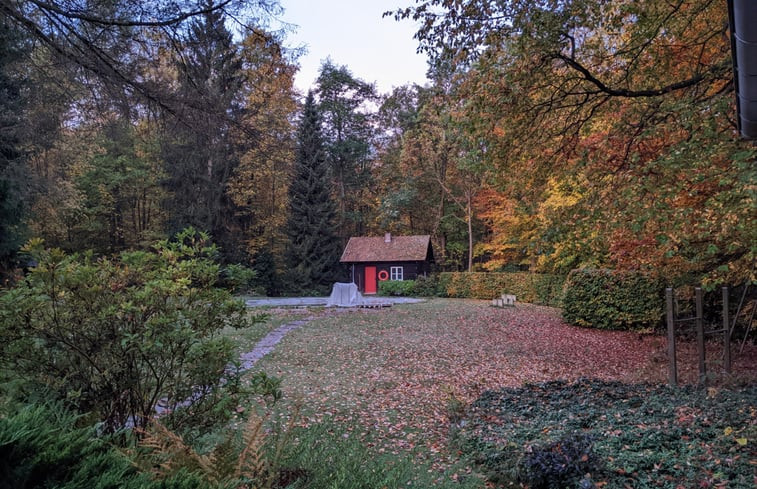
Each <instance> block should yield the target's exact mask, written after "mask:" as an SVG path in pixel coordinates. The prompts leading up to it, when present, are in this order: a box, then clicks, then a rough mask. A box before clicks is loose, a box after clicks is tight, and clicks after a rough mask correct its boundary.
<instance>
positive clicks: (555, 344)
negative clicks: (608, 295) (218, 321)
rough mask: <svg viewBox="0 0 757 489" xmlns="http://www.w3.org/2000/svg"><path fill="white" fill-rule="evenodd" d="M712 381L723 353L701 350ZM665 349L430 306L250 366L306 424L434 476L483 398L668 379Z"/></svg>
mask: <svg viewBox="0 0 757 489" xmlns="http://www.w3.org/2000/svg"><path fill="white" fill-rule="evenodd" d="M708 346H709V348H710V352H711V358H712V359H713V360H712V361H711V370H712V371H713V372H714V371H716V370H719V367H718V366H717V365H716V363H717V362H716V360H715V358H716V357H717V356H718V355H720V352H721V351H722V349H721V348H720V347H719V345H716V344H712V345H708ZM665 347H666V342H665V339H664V338H663V337H660V336H655V335H644V336H640V335H639V334H637V333H628V332H612V331H598V330H591V329H582V328H577V327H572V326H568V325H566V324H564V323H563V322H562V321H561V319H560V313H559V310H556V309H553V308H548V307H541V306H534V305H529V304H520V305H518V307H516V308H511V309H497V308H492V307H489V305H488V304H487V303H486V302H483V301H471V300H449V299H436V300H430V301H428V302H426V303H422V304H413V305H402V306H394V307H392V308H390V309H381V310H339V311H335V312H333V313H330V314H327V315H326V316H324V317H322V318H319V319H315V320H313V321H311V322H310V323H308V324H307V325H305V326H303V327H302V328H301V329H299V330H297V331H294V332H292V333H291V334H290V335H289V336H287V337H286V338H285V339H284V340H283V341H282V342H281V343H280V344H279V345H278V347H277V348H276V350H275V351H274V352H273V353H272V354H271V355H269V356H267V357H266V358H264V359H263V360H262V361H261V362H260V363H259V368H261V369H263V370H265V371H266V372H267V373H268V374H269V375H276V376H280V377H282V378H283V384H282V386H283V389H284V392H285V395H286V397H287V398H289V399H296V398H300V399H302V402H303V403H304V410H303V412H304V413H305V419H306V421H308V422H318V421H322V420H325V419H328V420H329V421H334V422H344V423H345V426H355V427H356V428H355V429H357V430H358V431H359V432H358V433H355V435H356V436H360V437H361V438H363V439H365V440H367V441H368V442H369V443H371V444H373V445H374V446H375V448H376V449H377V450H378V451H380V452H382V451H388V452H395V451H403V450H412V449H414V448H419V450H417V453H418V456H420V457H428V458H429V459H430V460H433V461H434V462H435V463H437V464H439V465H440V466H445V465H446V461H449V460H454V459H455V458H456V454H455V453H453V452H451V451H450V450H448V449H447V442H448V437H449V427H450V419H451V418H454V417H455V415H456V411H457V410H458V409H459V408H461V407H462V406H464V405H465V404H467V403H470V402H472V401H473V400H475V399H476V398H478V397H479V395H480V394H481V393H482V392H484V391H485V390H489V389H497V388H500V387H519V386H522V385H523V384H525V383H535V382H544V381H550V380H556V379H563V380H567V381H571V380H575V379H578V378H582V377H588V378H597V379H603V380H616V381H621V382H629V383H635V382H643V381H651V382H658V383H664V382H665V381H666V379H667V364H666V355H665ZM696 365H697V363H696V359H695V357H694V347H693V345H692V344H684V345H682V347H681V349H680V350H679V375H680V377H681V380H682V381H683V382H694V381H695V380H696V376H697V374H696ZM755 376H757V348H755V347H748V348H747V349H746V350H745V351H744V353H743V354H741V355H736V356H735V360H734V378H736V379H739V381H740V382H747V383H749V382H753V381H754V380H755Z"/></svg>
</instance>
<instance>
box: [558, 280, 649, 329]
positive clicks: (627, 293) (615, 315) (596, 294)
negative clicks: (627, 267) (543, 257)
mask: <svg viewBox="0 0 757 489" xmlns="http://www.w3.org/2000/svg"><path fill="white" fill-rule="evenodd" d="M662 293H663V286H662V283H661V282H660V281H658V280H655V279H653V278H651V277H649V276H648V275H646V274H643V273H641V272H622V271H614V270H599V269H578V270H573V271H572V272H570V274H569V275H568V278H567V280H566V281H565V290H564V295H563V304H562V305H563V319H565V321H567V322H569V323H571V324H574V325H576V326H585V327H592V328H598V329H630V330H635V329H644V328H648V327H650V326H654V325H655V324H657V323H658V322H659V321H660V319H661V318H662V315H663V311H664V309H663V305H664V298H663V294H662Z"/></svg>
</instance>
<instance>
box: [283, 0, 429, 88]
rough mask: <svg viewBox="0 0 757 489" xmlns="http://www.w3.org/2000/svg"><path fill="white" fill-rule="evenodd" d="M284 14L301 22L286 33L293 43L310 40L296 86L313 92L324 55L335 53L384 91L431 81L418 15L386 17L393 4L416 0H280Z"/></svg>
mask: <svg viewBox="0 0 757 489" xmlns="http://www.w3.org/2000/svg"><path fill="white" fill-rule="evenodd" d="M280 3H281V6H282V7H283V8H284V9H285V12H284V14H283V15H282V16H280V20H282V21H284V22H287V23H290V24H296V26H297V28H296V31H295V32H291V33H289V34H288V35H287V36H286V41H285V44H286V45H288V46H289V47H300V46H304V47H305V48H306V49H307V52H306V53H305V54H304V55H303V56H301V57H300V59H299V64H300V71H299V73H298V74H297V76H296V78H295V86H296V87H297V88H298V89H299V90H301V91H302V92H303V93H305V92H307V90H308V89H309V88H311V87H312V86H313V84H314V82H315V79H316V78H317V77H318V70H319V69H320V66H321V64H322V61H323V60H325V59H326V58H327V57H331V60H332V62H333V63H334V64H335V65H337V66H342V65H344V66H347V68H349V70H350V71H351V72H352V74H353V76H355V77H356V78H360V79H362V80H364V81H366V82H369V83H374V82H375V83H376V86H377V88H378V91H379V92H380V93H389V92H390V91H391V90H392V88H393V87H398V86H401V85H405V84H408V83H417V84H419V85H424V84H425V83H426V56H425V55H422V54H417V53H416V52H415V51H416V48H417V47H418V42H417V41H416V40H415V39H413V34H415V31H416V27H415V24H414V23H413V21H411V20H403V21H401V22H397V21H395V20H394V18H393V17H386V18H382V17H381V14H382V13H384V12H385V11H387V10H396V9H397V8H401V7H406V6H409V5H412V4H413V3H414V2H413V0H280Z"/></svg>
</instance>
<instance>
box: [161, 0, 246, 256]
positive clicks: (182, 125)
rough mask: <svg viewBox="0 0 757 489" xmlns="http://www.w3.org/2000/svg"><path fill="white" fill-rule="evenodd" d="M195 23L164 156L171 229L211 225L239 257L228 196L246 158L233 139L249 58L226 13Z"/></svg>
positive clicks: (211, 13)
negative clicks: (240, 162) (244, 64)
mask: <svg viewBox="0 0 757 489" xmlns="http://www.w3.org/2000/svg"><path fill="white" fill-rule="evenodd" d="M206 5H208V12H207V13H204V14H202V15H201V16H200V17H199V18H197V19H195V20H193V21H192V22H191V23H190V33H189V36H188V39H187V41H186V43H185V45H184V50H183V52H182V53H181V56H180V57H177V58H176V59H175V62H176V63H177V71H178V77H179V80H178V93H177V100H178V101H179V104H178V105H177V112H175V113H171V114H168V121H170V123H171V124H172V128H171V129H170V130H169V131H168V133H167V134H166V135H165V136H166V140H165V142H164V159H165V160H166V172H167V174H168V176H169V178H168V179H167V181H166V185H165V188H166V190H168V191H169V192H170V195H171V197H170V200H169V203H168V207H169V209H170V210H169V215H170V218H169V228H170V229H171V230H172V231H174V232H175V231H177V230H179V229H182V228H184V227H187V226H194V227H196V228H198V229H202V230H205V231H207V232H209V233H211V235H212V236H213V239H214V240H215V241H216V242H217V243H218V244H219V246H220V247H221V251H222V253H224V254H232V253H234V251H235V250H236V249H237V248H238V247H239V243H238V241H237V239H236V236H235V235H234V233H233V232H232V229H233V228H234V225H233V220H234V217H235V210H236V209H235V206H234V204H233V202H232V201H231V199H229V198H228V196H227V195H226V190H227V186H228V184H229V181H230V179H231V176H232V175H233V172H234V169H235V168H236V166H237V164H238V160H239V148H238V146H237V144H236V141H235V139H234V137H233V133H232V129H233V126H235V125H236V124H238V121H239V114H240V112H241V102H242V97H243V91H242V89H243V83H244V80H243V76H242V71H241V70H242V61H241V59H240V58H239V55H238V52H237V46H236V45H235V44H234V42H233V39H232V34H231V32H230V31H229V30H228V29H227V28H226V26H225V18H224V16H223V13H222V11H220V10H218V9H210V8H209V6H210V5H211V4H210V3H208V4H206Z"/></svg>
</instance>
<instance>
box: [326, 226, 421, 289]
mask: <svg viewBox="0 0 757 489" xmlns="http://www.w3.org/2000/svg"><path fill="white" fill-rule="evenodd" d="M340 261H341V262H342V263H344V264H346V265H347V266H348V267H349V269H350V276H351V277H352V282H353V283H355V284H356V285H357V287H358V289H359V290H360V292H362V293H363V294H375V293H376V292H377V291H378V283H379V282H381V281H384V280H415V278H416V277H418V276H426V275H427V274H428V273H429V272H431V264H432V263H434V252H433V249H432V248H431V236H428V235H425V236H392V235H391V234H390V233H386V234H385V235H384V236H383V237H381V236H377V237H372V236H371V237H368V236H363V237H352V238H350V240H349V242H348V243H347V246H346V247H345V248H344V253H342V258H341V260H340Z"/></svg>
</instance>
